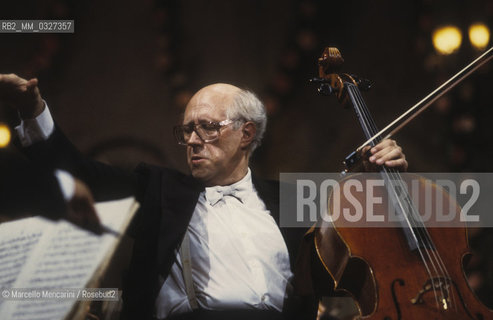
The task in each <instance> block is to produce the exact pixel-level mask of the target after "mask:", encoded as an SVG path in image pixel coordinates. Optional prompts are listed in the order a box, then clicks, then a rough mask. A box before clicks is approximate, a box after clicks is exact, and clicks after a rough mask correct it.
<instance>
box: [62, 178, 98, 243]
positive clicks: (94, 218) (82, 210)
mask: <svg viewBox="0 0 493 320" xmlns="http://www.w3.org/2000/svg"><path fill="white" fill-rule="evenodd" d="M67 220H69V221H70V222H72V223H74V224H76V225H78V226H79V227H81V228H84V229H86V230H89V231H92V232H94V233H96V234H101V233H102V230H103V228H102V226H101V222H100V220H99V217H98V215H97V213H96V209H95V208H94V200H93V198H92V194H91V192H90V191H89V189H88V188H87V186H86V185H85V184H84V183H83V182H82V181H80V180H75V192H74V196H73V197H72V199H71V200H70V201H69V203H68V215H67Z"/></svg>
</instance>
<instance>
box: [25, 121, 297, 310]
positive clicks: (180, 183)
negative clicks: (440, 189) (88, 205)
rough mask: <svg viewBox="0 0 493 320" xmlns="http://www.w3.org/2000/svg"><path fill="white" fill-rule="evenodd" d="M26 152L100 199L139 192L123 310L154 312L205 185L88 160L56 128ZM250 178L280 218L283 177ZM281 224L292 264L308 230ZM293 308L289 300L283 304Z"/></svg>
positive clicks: (171, 173)
mask: <svg viewBox="0 0 493 320" xmlns="http://www.w3.org/2000/svg"><path fill="white" fill-rule="evenodd" d="M26 152H27V154H28V155H29V156H30V157H32V158H35V159H36V161H38V162H40V163H43V164H45V165H47V166H53V167H55V168H62V169H65V170H67V171H69V172H71V173H72V174H74V175H75V176H76V177H78V178H79V179H81V180H83V181H84V182H86V183H87V184H88V185H89V187H90V189H91V190H92V191H93V193H94V196H95V199H96V200H97V201H103V200H109V199H116V198H119V197H124V196H128V195H131V194H133V195H135V196H136V197H137V200H138V201H139V202H140V204H141V208H140V210H139V212H138V213H137V214H136V216H135V218H134V220H133V221H132V224H131V226H130V228H129V234H130V235H131V236H132V237H133V238H134V249H133V255H132V259H131V262H130V267H129V273H128V276H127V277H126V279H125V280H124V288H123V290H124V291H123V299H124V314H125V315H126V318H128V319H150V318H152V313H153V310H154V304H155V299H156V297H157V295H158V293H159V289H160V287H159V286H160V283H162V282H163V281H164V279H166V278H167V276H168V274H169V271H170V268H171V266H172V264H173V262H174V259H175V256H176V250H177V249H178V247H179V245H180V244H181V241H182V238H183V236H184V234H185V231H186V229H187V226H188V224H189V221H190V219H191V217H192V214H193V211H194V208H195V205H196V203H197V200H198V196H199V194H200V192H201V191H203V190H204V187H203V186H202V185H201V184H200V183H199V182H198V181H197V180H195V179H194V178H193V177H191V176H189V175H185V174H182V173H180V172H178V171H176V170H171V169H167V168H162V167H157V166H151V165H146V164H141V165H139V166H138V167H137V168H136V169H135V171H134V172H133V173H126V172H124V171H122V170H120V169H117V168H114V167H111V166H107V165H105V164H102V163H99V162H96V161H92V160H89V159H87V158H85V157H83V156H82V155H81V154H80V153H79V152H78V151H77V150H76V148H75V147H74V146H73V145H72V144H71V143H70V142H69V141H68V139H67V138H66V137H65V136H64V135H63V134H62V133H61V131H60V130H58V128H56V129H55V131H54V133H53V134H52V135H51V136H50V138H49V139H48V140H47V141H44V142H40V143H36V144H34V145H33V146H31V147H29V148H27V150H26ZM252 180H253V184H254V185H255V188H256V189H257V191H258V194H259V196H260V198H261V199H262V200H263V201H264V203H265V205H266V207H267V209H268V210H270V212H271V214H272V216H273V218H274V219H275V220H276V222H278V223H279V183H278V182H274V181H263V180H259V179H257V178H256V177H253V178H252ZM280 230H281V233H282V235H283V237H284V240H285V242H286V245H287V247H288V252H289V255H290V261H291V266H292V268H293V266H294V263H295V258H296V257H297V251H298V247H299V245H300V242H301V239H302V237H303V234H304V232H305V231H306V230H303V229H299V228H282V227H281V228H280ZM293 301H294V300H293ZM290 304H291V303H290ZM292 308H294V307H292V306H286V308H285V309H289V310H291V309H292ZM296 308H297V307H296ZM290 312H291V311H290Z"/></svg>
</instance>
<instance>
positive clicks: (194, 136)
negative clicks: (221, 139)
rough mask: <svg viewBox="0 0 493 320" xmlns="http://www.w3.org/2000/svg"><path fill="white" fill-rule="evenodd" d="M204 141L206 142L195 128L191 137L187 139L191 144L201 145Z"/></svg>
mask: <svg viewBox="0 0 493 320" xmlns="http://www.w3.org/2000/svg"><path fill="white" fill-rule="evenodd" d="M203 143H204V141H202V139H201V138H200V137H199V135H198V134H197V132H195V130H194V131H192V133H191V134H190V139H188V141H187V144H189V145H201V144H203Z"/></svg>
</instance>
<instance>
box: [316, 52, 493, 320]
mask: <svg viewBox="0 0 493 320" xmlns="http://www.w3.org/2000/svg"><path fill="white" fill-rule="evenodd" d="M343 61H344V60H343V59H342V56H341V55H340V53H339V51H338V50H337V49H336V48H326V49H325V50H324V52H323V54H322V56H321V58H320V59H319V61H318V64H319V78H315V79H313V82H316V83H317V84H319V88H318V91H319V93H322V94H324V95H336V96H337V98H338V99H339V101H340V102H342V103H344V104H346V103H350V104H351V105H352V106H353V108H354V110H355V112H356V115H357V117H358V120H359V122H360V125H361V127H362V129H363V131H364V134H365V136H366V138H367V139H368V141H367V142H366V143H365V144H364V145H363V146H362V147H360V148H358V151H359V152H353V153H352V154H351V155H350V156H348V157H347V158H346V164H347V165H349V166H350V167H354V165H355V163H358V162H359V159H360V158H361V156H360V155H361V153H362V151H364V150H365V149H364V148H363V147H365V146H366V145H369V146H372V145H376V144H377V143H378V142H379V141H381V140H382V134H381V132H379V131H378V129H377V127H376V125H375V122H374V121H373V119H372V117H371V115H370V112H369V110H368V108H367V106H366V104H365V102H364V100H363V97H362V95H361V92H360V89H363V90H364V89H368V88H369V87H370V84H369V82H368V81H367V80H362V79H359V78H358V77H356V76H354V75H349V74H346V73H344V74H339V73H336V71H337V69H339V68H340V66H341V65H342V63H343ZM455 84H456V83H455ZM455 84H454V85H455ZM435 100H436V99H435ZM433 101H434V100H433ZM433 101H432V102H433ZM428 102H429V101H428ZM429 104H431V102H430V103H428V105H429ZM420 111H422V110H420ZM394 132H395V130H394ZM379 174H380V177H381V179H382V180H383V181H384V182H385V186H386V192H385V194H384V195H381V196H382V197H384V198H385V199H384V200H383V203H392V204H393V206H394V209H395V212H396V214H397V215H398V216H400V217H401V218H402V219H401V220H400V221H399V222H398V223H395V224H394V225H392V227H374V228H357V227H353V226H352V225H351V223H349V222H348V221H345V220H343V219H337V220H332V219H328V220H325V219H324V220H322V221H320V222H318V223H317V225H316V226H315V227H313V228H312V229H311V231H310V233H309V234H310V235H312V236H313V237H312V239H313V248H314V250H315V255H316V257H317V258H318V259H319V262H321V264H318V269H317V270H312V273H313V274H314V275H315V277H316V275H319V276H323V277H324V279H325V280H326V281H327V280H328V281H329V282H330V283H329V286H328V289H327V288H326V287H324V285H320V282H321V281H316V282H317V283H318V285H314V286H315V287H316V288H315V291H317V292H318V293H319V294H320V293H321V292H322V293H323V292H324V291H325V292H327V291H329V292H331V293H335V294H336V295H344V296H350V297H352V298H353V299H354V301H355V303H356V306H357V309H358V312H359V316H358V318H362V319H378V320H401V319H403V320H404V319H436V320H441V319H461V320H462V319H471V320H473V319H474V320H483V319H493V311H492V310H490V309H488V308H487V307H486V306H484V305H483V304H482V303H481V302H480V301H479V300H478V299H477V297H476V296H475V294H474V292H473V291H472V290H471V288H470V287H469V285H468V282H467V279H466V276H465V273H464V269H463V259H464V258H465V257H466V256H467V255H470V254H471V253H470V251H469V247H468V243H467V228H466V227H465V226H461V227H452V228H429V227H426V226H425V224H424V222H423V221H422V220H421V219H420V217H421V215H420V212H422V210H424V205H425V204H424V203H423V202H424V201H422V202H420V203H418V204H417V205H415V204H414V203H413V201H412V200H411V198H410V196H409V194H408V193H407V190H408V189H409V188H408V187H407V184H406V183H407V182H406V179H403V177H402V176H401V174H400V173H399V172H398V171H397V170H395V169H392V168H387V167H384V166H382V167H380V168H379ZM351 177H352V179H354V178H356V179H364V177H363V176H351ZM350 180H351V179H348V178H345V179H343V180H342V181H340V189H341V190H342V189H343V188H344V187H345V184H346V183H348V181H350ZM419 184H420V185H419V192H422V190H425V189H426V188H428V189H429V188H432V189H433V190H434V192H433V194H435V195H436V199H435V198H434V199H432V201H435V202H436V201H441V200H439V199H450V198H449V195H448V194H447V193H446V192H445V191H444V190H443V189H441V188H440V187H438V186H436V185H434V184H432V183H431V182H430V181H427V180H425V179H419ZM358 200H359V201H360V202H361V203H362V207H363V208H365V207H366V206H365V201H366V199H365V197H364V196H361V197H360V199H358ZM386 201H387V202H386ZM445 203H448V204H449V205H450V207H448V208H447V209H446V210H452V211H455V212H459V211H460V207H459V205H457V204H456V203H455V202H453V201H452V202H451V201H445ZM349 206H350V204H349V200H348V199H347V198H344V197H334V196H332V195H331V196H330V197H329V201H328V204H327V210H328V212H327V214H328V215H331V214H334V213H335V211H336V210H340V208H341V207H349ZM456 216H458V215H456ZM322 273H323V275H322Z"/></svg>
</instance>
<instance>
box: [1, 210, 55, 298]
mask: <svg viewBox="0 0 493 320" xmlns="http://www.w3.org/2000/svg"><path fill="white" fill-rule="evenodd" d="M52 226H53V224H51V223H50V221H48V220H45V219H43V218H38V217H33V218H27V219H22V221H12V222H6V223H2V224H0V235H1V238H0V290H2V289H4V288H11V287H12V285H13V283H14V281H15V280H16V279H17V277H18V275H19V273H20V272H21V268H22V266H23V265H24V264H25V263H26V260H27V257H28V256H29V254H30V253H31V251H32V250H33V248H34V247H35V245H36V244H37V243H38V241H39V239H40V238H41V235H42V234H43V230H47V229H48V228H50V227H52ZM3 301H4V300H0V306H1V305H2V302H3Z"/></svg>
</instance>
